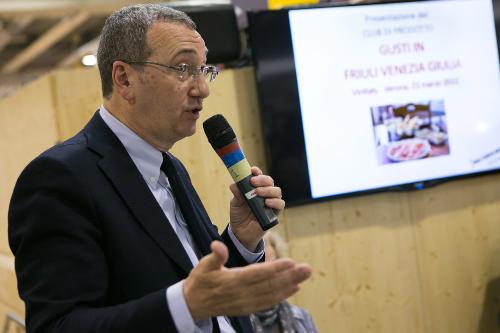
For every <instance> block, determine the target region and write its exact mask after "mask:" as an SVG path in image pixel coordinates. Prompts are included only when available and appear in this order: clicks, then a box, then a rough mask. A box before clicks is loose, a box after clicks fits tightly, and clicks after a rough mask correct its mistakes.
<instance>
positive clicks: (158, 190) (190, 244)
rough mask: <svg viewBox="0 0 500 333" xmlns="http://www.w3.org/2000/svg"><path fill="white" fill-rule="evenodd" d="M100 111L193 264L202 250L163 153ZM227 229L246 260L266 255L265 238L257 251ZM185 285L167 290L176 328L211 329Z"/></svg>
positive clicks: (225, 324) (223, 324) (224, 325)
mask: <svg viewBox="0 0 500 333" xmlns="http://www.w3.org/2000/svg"><path fill="white" fill-rule="evenodd" d="M99 114H100V116H101V118H102V119H103V120H104V122H105V123H106V125H108V127H109V128H110V129H111V131H112V132H113V133H114V134H115V135H116V136H117V137H118V139H119V140H120V141H121V143H122V144H123V146H124V147H125V149H126V150H127V152H128V154H129V155H130V157H131V158H132V161H133V162H134V164H135V166H136V167H137V169H138V170H139V172H140V173H141V175H142V177H143V178H144V180H145V181H146V183H147V185H148V187H149V189H150V190H151V192H152V193H153V195H154V197H155V198H156V201H158V204H159V205H160V207H161V209H162V210H163V212H164V214H165V216H166V217H167V219H168V221H169V223H170V225H171V226H172V229H173V230H174V231H175V233H176V234H177V237H179V240H180V242H181V243H182V246H183V247H184V250H185V251H186V253H187V255H188V256H189V259H190V260H191V263H192V264H193V267H194V266H196V265H197V264H198V261H199V259H198V256H197V255H196V254H197V253H200V252H199V250H198V248H197V246H196V244H195V243H194V241H193V239H192V237H191V234H190V232H189V229H188V226H187V224H186V222H185V220H184V217H183V216H182V212H181V211H180V208H179V206H178V205H177V203H176V201H175V198H174V196H173V193H172V189H171V187H170V184H169V182H168V178H167V177H166V176H165V174H164V173H163V171H161V170H160V166H161V164H162V162H163V157H162V153H161V152H160V151H159V150H158V149H156V148H155V147H153V146H152V145H150V144H149V143H147V142H146V141H144V140H143V139H142V138H140V137H139V136H138V135H137V134H135V132H133V131H132V130H131V129H129V128H128V127H127V126H125V125H124V124H123V123H122V122H120V121H119V120H118V119H116V118H115V117H114V116H113V115H112V114H111V113H109V111H107V110H106V109H105V108H104V106H101V108H100V110H99ZM228 233H229V237H230V238H231V240H232V241H233V243H234V244H235V246H236V248H237V249H238V251H239V252H240V254H241V255H242V256H243V258H245V260H246V261H247V262H249V263H251V262H257V261H259V260H260V259H261V258H262V256H263V255H264V243H263V241H260V242H259V246H258V247H257V252H256V253H254V252H250V251H248V250H247V249H246V248H245V247H244V246H243V245H242V244H241V243H240V242H239V240H238V239H237V238H236V236H235V235H234V233H233V231H232V230H231V225H229V227H228ZM183 285H184V280H182V281H179V282H177V283H176V284H174V285H171V286H170V287H168V288H167V291H166V298H167V303H168V308H169V309H170V314H171V315H172V318H173V320H174V323H175V326H176V327H177V330H178V331H179V332H204V333H205V332H206V333H208V332H211V331H212V321H211V320H204V321H201V322H196V323H195V322H194V321H193V318H192V317H191V313H190V312H189V309H188V307H187V304H186V300H185V298H184V293H183V291H182V290H183ZM217 321H218V323H219V327H220V330H221V332H222V333H233V332H234V329H233V328H232V327H231V325H230V323H229V320H228V318H226V317H222V316H221V317H217Z"/></svg>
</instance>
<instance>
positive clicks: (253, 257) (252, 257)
mask: <svg viewBox="0 0 500 333" xmlns="http://www.w3.org/2000/svg"><path fill="white" fill-rule="evenodd" d="M227 233H228V234H229V238H231V240H232V241H233V244H234V246H236V249H238V252H239V253H240V254H241V256H242V257H243V259H245V260H246V261H247V263H249V264H250V263H254V262H258V261H259V260H260V259H261V258H262V256H263V255H264V245H265V244H264V240H262V239H261V240H260V241H259V244H258V245H257V248H256V249H255V251H256V252H250V251H248V249H247V248H246V247H245V246H243V244H241V243H240V241H239V240H238V238H237V237H236V236H235V235H234V233H233V229H231V224H229V226H228V230H227Z"/></svg>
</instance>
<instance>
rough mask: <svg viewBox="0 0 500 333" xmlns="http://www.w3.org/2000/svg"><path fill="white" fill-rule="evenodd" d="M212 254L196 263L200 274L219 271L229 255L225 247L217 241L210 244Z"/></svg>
mask: <svg viewBox="0 0 500 333" xmlns="http://www.w3.org/2000/svg"><path fill="white" fill-rule="evenodd" d="M210 249H211V250H212V252H211V253H210V254H208V255H206V256H204V257H203V258H201V260H200V262H199V263H198V269H199V270H200V271H201V272H210V271H213V270H217V269H220V268H221V267H222V266H223V265H224V264H225V263H226V261H227V259H228V257H229V254H228V250H227V247H226V245H224V243H222V242H219V241H213V242H212V243H211V244H210Z"/></svg>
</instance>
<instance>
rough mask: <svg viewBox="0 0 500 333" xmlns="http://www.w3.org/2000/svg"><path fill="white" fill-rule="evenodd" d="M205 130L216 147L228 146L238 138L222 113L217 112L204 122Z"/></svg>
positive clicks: (209, 140)
mask: <svg viewBox="0 0 500 333" xmlns="http://www.w3.org/2000/svg"><path fill="white" fill-rule="evenodd" d="M203 130H204V131H205V135H206V136H207V138H208V142H210V144H211V145H212V147H213V148H214V149H218V148H222V147H224V146H227V145H228V144H230V143H232V142H233V141H234V140H236V134H234V131H233V129H232V128H231V126H230V125H229V123H228V122H227V120H226V118H224V116H223V115H221V114H216V115H215V116H212V117H210V118H208V119H207V120H205V121H204V122H203Z"/></svg>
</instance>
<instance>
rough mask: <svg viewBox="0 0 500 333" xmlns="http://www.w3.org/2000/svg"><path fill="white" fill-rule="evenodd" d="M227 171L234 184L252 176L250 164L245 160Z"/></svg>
mask: <svg viewBox="0 0 500 333" xmlns="http://www.w3.org/2000/svg"><path fill="white" fill-rule="evenodd" d="M228 170H229V173H230V174H231V177H233V180H234V182H235V183H237V182H239V181H240V180H243V179H244V178H246V177H248V176H250V175H251V174H252V170H251V168H250V164H249V163H248V161H247V160H246V159H243V160H241V161H239V162H238V163H236V164H235V165H233V166H232V167H230V168H228Z"/></svg>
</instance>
